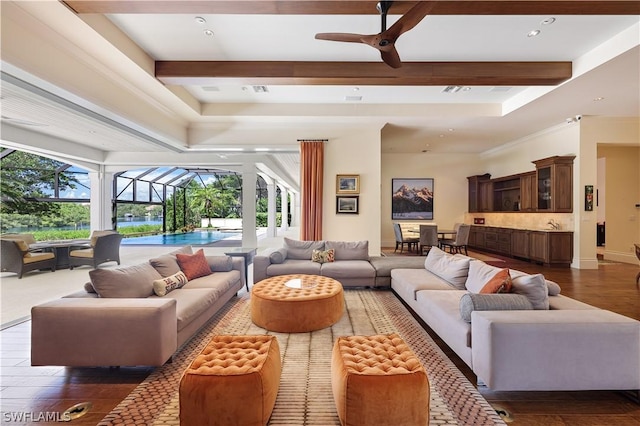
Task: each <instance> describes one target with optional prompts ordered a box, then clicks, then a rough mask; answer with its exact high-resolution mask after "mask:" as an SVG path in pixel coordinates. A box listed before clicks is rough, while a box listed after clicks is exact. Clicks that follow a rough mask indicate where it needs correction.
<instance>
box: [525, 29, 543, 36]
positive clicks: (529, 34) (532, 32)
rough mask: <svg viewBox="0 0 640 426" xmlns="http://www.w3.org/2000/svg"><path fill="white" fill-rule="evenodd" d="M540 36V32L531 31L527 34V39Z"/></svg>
mask: <svg viewBox="0 0 640 426" xmlns="http://www.w3.org/2000/svg"><path fill="white" fill-rule="evenodd" d="M538 34H540V30H531V31H529V32H528V33H527V37H535V36H537V35H538Z"/></svg>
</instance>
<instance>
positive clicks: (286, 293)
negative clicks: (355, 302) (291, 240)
mask: <svg viewBox="0 0 640 426" xmlns="http://www.w3.org/2000/svg"><path fill="white" fill-rule="evenodd" d="M343 312H344V295H343V292H342V284H340V282H338V281H336V280H334V279H333V278H329V277H322V276H319V275H279V276H276V277H271V278H267V279H265V280H262V281H260V282H258V283H256V284H255V285H254V286H253V288H252V289H251V320H252V321H253V323H254V324H255V325H257V326H258V327H262V328H265V329H267V330H270V331H277V332H280V333H304V332H308V331H314V330H320V329H323V328H326V327H329V326H331V325H333V324H335V323H336V322H338V320H339V319H340V318H341V317H342V314H343Z"/></svg>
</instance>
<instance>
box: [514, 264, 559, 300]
mask: <svg viewBox="0 0 640 426" xmlns="http://www.w3.org/2000/svg"><path fill="white" fill-rule="evenodd" d="M509 274H511V279H513V278H516V277H521V276H523V275H529V274H527V273H526V272H522V271H517V270H514V269H512V270H511V271H510V272H509ZM544 282H545V283H546V284H547V290H548V293H549V296H557V295H559V294H560V290H561V289H560V286H559V285H558V283H556V282H554V281H550V280H548V279H546V278H545V279H544Z"/></svg>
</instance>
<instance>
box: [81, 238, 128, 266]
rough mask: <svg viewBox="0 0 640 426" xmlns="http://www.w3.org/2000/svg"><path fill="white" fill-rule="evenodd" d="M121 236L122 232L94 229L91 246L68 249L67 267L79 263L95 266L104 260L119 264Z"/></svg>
mask: <svg viewBox="0 0 640 426" xmlns="http://www.w3.org/2000/svg"><path fill="white" fill-rule="evenodd" d="M96 233H97V234H96ZM122 238H123V236H122V234H119V233H117V232H115V231H109V232H107V233H105V231H95V233H94V235H92V236H91V247H86V246H81V247H77V248H75V249H74V248H73V247H72V248H71V249H70V250H69V269H73V268H74V267H76V266H81V265H89V266H93V267H94V268H97V267H98V265H100V264H102V263H105V262H117V263H118V265H119V264H120V243H121V242H122Z"/></svg>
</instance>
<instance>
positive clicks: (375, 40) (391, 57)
mask: <svg viewBox="0 0 640 426" xmlns="http://www.w3.org/2000/svg"><path fill="white" fill-rule="evenodd" d="M391 4H393V2H392V1H381V2H379V3H378V4H377V5H376V8H377V9H378V12H380V18H381V20H382V29H381V31H380V33H379V34H372V35H365V34H352V33H318V34H316V39H318V40H329V41H344V42H349V43H364V44H368V45H369V46H371V47H373V48H375V49H378V50H379V51H380V56H381V57H382V60H383V61H384V62H385V63H386V64H387V65H389V66H390V67H392V68H400V67H401V66H402V62H401V61H400V55H399V54H398V51H397V50H396V47H395V43H396V40H398V37H400V36H401V35H402V34H403V33H405V32H407V31H409V30H410V29H412V28H413V27H415V26H416V25H418V23H419V22H420V21H422V20H423V19H424V17H425V16H427V15H428V14H429V12H431V10H432V9H433V7H434V6H435V4H436V2H435V1H418V2H416V5H415V6H413V7H412V8H411V9H409V11H408V12H407V13H405V14H404V15H402V16H401V17H400V19H398V20H397V21H396V23H395V24H393V25H392V26H391V28H389V29H387V13H388V12H389V8H390V7H391Z"/></svg>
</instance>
